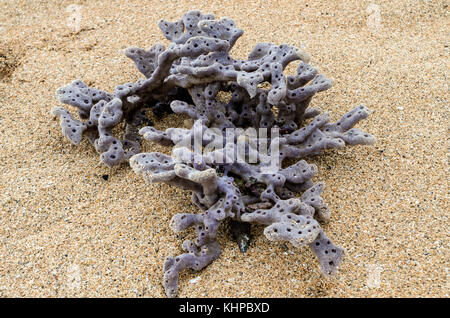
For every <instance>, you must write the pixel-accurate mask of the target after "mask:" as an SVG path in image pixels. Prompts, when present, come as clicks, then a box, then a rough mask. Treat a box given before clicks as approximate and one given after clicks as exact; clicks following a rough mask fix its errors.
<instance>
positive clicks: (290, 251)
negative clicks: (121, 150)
mask: <svg viewBox="0 0 450 318" xmlns="http://www.w3.org/2000/svg"><path fill="white" fill-rule="evenodd" d="M447 5H448V2H447V1H395V2H393V1H385V2H384V1H383V2H382V1H356V2H355V1H349V0H345V1H336V3H333V2H330V1H327V2H321V1H313V0H308V1H293V0H291V1H251V2H250V1H215V2H209V1H202V2H195V1H185V2H181V1H6V0H0V140H1V143H0V156H1V158H0V171H1V173H0V296H2V297H17V296H19V297H49V296H52V297H67V296H75V297H164V296H165V295H164V290H163V287H162V278H163V272H162V266H163V263H164V259H165V257H166V256H168V255H176V254H179V253H180V252H181V243H182V242H183V240H184V239H186V238H192V237H193V231H187V232H186V233H180V234H178V235H177V234H174V233H173V232H172V231H171V230H170V229H169V226H168V224H169V220H170V219H171V217H172V216H173V215H174V214H175V213H180V212H196V211H198V209H197V208H196V207H194V205H193V204H192V203H191V202H190V195H189V193H187V192H185V191H182V190H179V189H177V188H174V187H171V186H167V185H165V184H151V185H147V184H144V182H143V180H142V178H141V177H139V176H137V175H136V174H135V173H134V172H133V171H132V170H131V169H130V168H129V167H127V165H125V164H124V165H122V166H120V167H118V168H114V169H109V168H108V167H106V166H104V165H102V164H100V163H99V156H98V154H97V153H96V152H95V150H94V149H93V147H92V146H91V145H90V144H89V143H88V142H87V141H86V140H85V141H83V142H82V144H81V145H80V146H79V147H76V146H73V145H72V144H71V143H70V142H69V141H68V140H67V139H65V138H64V137H63V136H62V134H61V130H60V127H59V122H58V121H57V120H54V119H53V118H52V116H50V114H49V112H50V109H51V108H52V107H53V106H60V103H59V102H58V101H57V100H56V99H55V91H56V89H57V88H58V87H60V86H63V85H66V84H68V83H70V82H71V81H72V80H74V79H77V78H79V79H82V80H83V81H84V82H85V83H87V84H88V85H90V86H93V87H98V88H100V89H104V90H107V91H113V89H114V87H115V86H116V85H119V84H122V83H126V82H132V81H136V80H137V79H138V78H140V74H139V73H138V71H137V70H136V68H135V66H134V64H133V62H132V61H131V60H129V59H128V58H127V57H125V55H124V54H123V51H124V49H125V48H127V47H129V46H138V47H142V48H148V47H150V46H151V45H153V44H155V43H157V42H162V43H164V44H166V45H167V44H168V41H167V40H165V39H164V38H163V36H162V34H161V32H160V30H159V28H158V27H157V22H158V20H159V19H162V18H164V19H166V20H169V21H174V20H177V19H179V17H181V15H182V14H183V13H184V12H185V11H187V10H192V9H199V10H201V11H202V12H204V13H214V14H215V15H216V17H224V16H227V17H230V18H232V19H234V21H235V22H236V23H237V25H238V27H240V28H241V29H243V30H244V35H243V36H242V37H241V38H240V39H239V40H238V42H237V44H236V46H235V47H234V49H233V51H232V55H233V56H234V57H236V58H244V57H246V55H247V54H248V53H249V52H250V50H251V49H252V47H253V46H254V45H255V44H256V43H258V42H274V43H277V44H282V43H288V44H292V45H295V46H298V47H303V48H304V50H306V51H307V52H308V53H309V54H310V55H311V63H312V64H313V65H314V66H317V67H319V69H320V71H321V73H323V74H325V75H326V76H327V77H329V78H332V79H333V80H334V86H333V87H332V88H331V89H329V90H327V91H325V92H322V93H319V94H317V95H316V96H315V97H314V98H313V102H312V106H313V107H320V108H321V109H322V110H326V111H329V112H330V113H331V114H332V119H333V120H337V119H338V118H340V116H341V115H342V114H344V113H345V112H346V111H348V110H350V109H352V108H353V107H355V106H357V105H358V104H361V103H362V104H365V105H366V106H367V107H368V108H370V109H371V110H372V111H373V113H372V114H371V115H370V116H369V118H368V119H367V120H365V121H363V122H362V123H361V124H359V126H358V127H360V128H361V129H362V130H364V131H367V132H369V133H371V134H373V135H374V136H376V138H377V143H376V144H375V145H374V146H358V147H347V148H344V149H340V150H331V151H328V152H326V154H324V155H322V156H319V157H313V158H310V159H308V161H309V162H310V163H315V164H316V165H318V167H319V173H318V175H317V176H316V177H315V178H314V181H324V182H325V183H326V189H325V193H324V195H323V197H324V199H325V200H326V201H327V203H328V205H329V207H330V209H331V211H332V220H331V222H330V223H329V224H327V225H325V226H324V230H325V232H326V233H327V234H328V236H329V237H330V238H331V239H332V240H333V241H334V242H335V243H336V244H337V245H340V246H342V247H344V248H345V249H346V257H345V260H344V261H343V262H342V264H341V267H340V270H339V272H338V275H337V276H334V277H332V278H329V279H327V278H325V277H323V276H322V275H321V274H320V271H319V267H318V262H317V260H316V259H315V257H314V255H313V254H312V253H311V251H310V250H309V249H307V248H305V249H294V248H293V247H292V246H290V245H289V244H278V243H275V242H269V241H268V240H267V239H266V238H265V237H264V235H263V233H262V228H261V227H257V226H255V227H253V230H252V234H253V236H254V239H253V241H252V243H251V246H250V249H249V251H248V252H247V253H245V254H242V253H241V252H240V251H239V249H238V246H237V244H236V243H235V242H233V241H232V240H231V239H230V236H229V234H228V233H227V231H226V230H225V229H223V230H221V232H220V235H219V241H220V244H221V246H222V250H223V252H222V254H221V256H220V258H219V259H218V260H217V261H215V262H214V263H212V264H211V265H210V266H208V267H207V268H205V269H204V270H202V271H201V272H195V271H190V270H188V271H184V272H183V274H182V275H181V277H180V289H179V292H180V297H207V296H208V297H385V296H387V297H391V296H394V297H414V296H416V297H417V296H418V297H448V294H449V282H448V275H449V255H450V254H449V231H448V230H449V221H448V215H449V200H448V188H449V187H448V147H449V144H448V137H446V136H448V119H449V118H448V97H449V90H448V75H449V74H448V70H449V69H450V63H449V58H448V54H449V48H448V44H449V43H448V31H449V24H450V21H449V18H448V14H449V11H448V7H447ZM77 23H78V25H77ZM66 108H68V109H69V108H70V107H69V106H66ZM71 110H73V109H71ZM182 122H183V119H182V118H180V117H178V116H176V115H170V116H168V117H166V118H164V119H163V120H162V121H158V122H156V126H157V127H170V126H174V125H181V124H182ZM144 148H145V150H146V151H150V150H151V151H165V152H167V151H169V150H170V149H163V147H161V146H156V145H152V144H150V143H148V142H147V143H146V144H145V147H144ZM106 174H107V175H109V178H108V180H107V181H105V180H104V179H103V178H102V176H103V175H106Z"/></svg>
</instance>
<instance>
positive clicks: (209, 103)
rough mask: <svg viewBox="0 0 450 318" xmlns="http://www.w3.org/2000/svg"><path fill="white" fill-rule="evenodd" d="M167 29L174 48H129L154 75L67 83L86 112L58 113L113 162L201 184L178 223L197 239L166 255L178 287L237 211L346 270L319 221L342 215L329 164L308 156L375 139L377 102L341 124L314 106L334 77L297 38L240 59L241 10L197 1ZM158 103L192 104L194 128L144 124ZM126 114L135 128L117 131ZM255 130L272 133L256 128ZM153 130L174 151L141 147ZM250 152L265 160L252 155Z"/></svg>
mask: <svg viewBox="0 0 450 318" xmlns="http://www.w3.org/2000/svg"><path fill="white" fill-rule="evenodd" d="M159 27H160V29H161V30H162V32H163V34H164V36H165V37H166V38H167V39H168V40H170V41H171V43H170V45H169V46H168V47H167V48H165V47H164V46H163V45H162V44H156V45H154V46H152V47H151V48H150V49H149V50H143V49H139V48H135V47H133V48H129V49H127V50H126V52H125V54H126V56H127V57H129V58H130V59H132V60H133V61H134V63H135V64H136V67H137V68H138V70H139V71H140V72H141V73H142V74H143V75H144V76H145V78H143V79H140V80H138V81H137V82H135V83H126V84H123V85H119V86H117V87H116V89H115V92H114V93H107V92H104V91H101V90H99V89H95V88H91V87H88V86H87V85H85V84H84V83H83V82H81V81H79V80H77V81H74V82H73V83H71V84H70V85H68V86H65V87H62V88H60V89H58V91H57V97H58V99H59V100H60V101H61V102H63V103H66V104H69V105H72V106H75V107H76V108H78V114H79V117H80V119H75V118H74V117H72V115H71V114H70V113H69V112H68V111H66V110H65V109H63V108H54V109H53V110H52V112H53V114H54V115H55V116H58V117H59V118H60V124H61V128H62V131H63V134H64V135H65V136H66V137H67V138H68V139H69V140H70V141H71V142H72V143H74V144H79V143H80V142H81V140H82V137H83V135H85V136H86V137H87V138H88V139H89V140H90V141H91V142H92V143H93V144H94V146H95V149H96V150H97V151H98V152H99V153H100V160H101V161H102V162H103V163H105V164H106V165H108V166H114V165H117V164H120V163H121V162H129V164H130V166H131V167H132V168H133V170H134V171H135V172H136V173H137V174H139V175H142V177H143V178H144V180H145V181H147V182H165V183H167V184H170V185H174V186H177V187H181V188H183V189H186V190H189V191H191V193H192V201H193V202H194V203H195V204H196V205H197V206H198V207H199V209H200V211H201V212H200V213H180V214H176V215H174V216H173V218H172V221H171V224H170V226H171V228H172V229H173V230H174V231H175V232H178V231H183V230H185V229H188V228H191V227H193V228H195V230H196V232H197V238H196V239H195V240H194V241H190V240H187V241H185V242H184V243H183V249H184V250H185V253H184V254H181V255H178V256H176V257H168V258H167V259H166V261H165V264H164V283H163V285H164V288H165V291H166V294H167V296H169V297H173V296H176V295H177V292H178V275H179V273H180V271H182V270H184V269H186V268H191V269H194V270H200V269H202V268H204V267H205V266H207V265H208V264H210V263H211V262H213V261H214V260H216V259H217V258H218V257H219V255H220V246H219V244H218V242H217V232H218V228H219V226H220V225H221V223H222V222H223V221H224V220H226V219H232V220H234V221H239V222H248V223H258V224H262V225H264V226H265V229H264V235H265V236H266V237H267V239H269V240H271V241H279V242H283V241H284V242H290V243H291V244H292V245H293V246H294V247H296V248H303V247H304V246H308V247H309V248H310V249H311V250H312V252H313V253H314V254H315V255H316V256H317V258H318V259H319V262H320V267H321V271H322V272H323V273H324V274H325V275H331V274H334V273H335V272H336V269H337V267H338V265H339V263H340V262H341V260H342V257H343V255H344V250H343V249H342V248H340V247H338V246H336V245H334V244H333V243H332V242H331V240H330V239H329V238H328V237H327V236H326V235H325V233H324V232H323V230H322V228H321V226H320V224H319V222H321V223H325V222H328V221H329V220H330V211H329V209H328V207H327V205H326V203H325V202H324V200H323V199H322V198H321V196H320V195H321V193H322V191H323V189H324V185H323V183H313V181H312V177H313V176H315V175H316V174H317V167H316V166H315V165H313V164H308V163H307V162H306V161H305V160H304V159H303V158H306V157H307V156H310V155H316V154H320V153H322V152H323V151H324V150H326V149H331V148H341V147H344V146H345V145H356V144H372V143H373V142H374V141H375V139H374V137H372V136H371V135H369V134H367V133H364V132H361V131H360V130H359V129H357V128H353V127H354V126H355V124H356V123H358V122H359V121H360V120H361V119H364V118H366V117H367V115H368V110H367V108H366V107H364V106H358V107H356V108H355V109H353V110H351V111H350V112H348V113H346V114H345V115H344V116H342V118H341V119H340V120H339V121H337V122H335V123H331V122H330V117H329V115H328V114H326V113H321V111H320V110H319V109H314V108H309V107H308V106H309V104H310V102H311V98H312V97H313V95H314V94H315V93H317V92H320V91H324V90H326V89H328V88H330V87H331V84H332V83H331V80H329V79H327V78H326V77H325V76H324V75H321V74H318V70H317V69H316V68H314V67H312V66H311V65H310V64H308V63H309V57H308V55H307V54H305V53H304V52H302V51H301V50H299V49H297V48H295V47H292V46H290V45H286V44H283V45H275V44H271V43H260V44H257V45H256V46H255V47H254V49H253V50H252V52H251V53H250V54H249V55H248V59H247V60H239V59H234V58H232V57H231V56H230V54H229V52H230V49H231V48H232V47H233V45H234V44H235V42H236V40H237V39H238V38H239V37H240V36H241V35H242V33H243V31H242V30H241V29H239V28H237V27H236V25H235V23H234V22H233V20H231V19H229V18H222V19H220V20H215V18H214V16H213V15H211V14H207V15H203V14H201V13H200V12H199V11H189V12H187V13H185V14H184V15H183V17H182V19H180V20H179V21H176V22H168V21H164V20H161V21H160V22H159ZM293 61H299V64H298V67H297V70H296V72H295V74H294V75H289V76H287V75H285V74H284V73H283V71H284V70H285V68H286V66H287V65H288V64H289V63H291V62H293ZM227 94H228V97H229V95H231V97H229V98H228V100H227ZM146 107H154V108H157V107H158V108H161V107H162V108H164V107H166V108H167V109H170V110H171V111H173V112H175V113H177V114H183V115H185V116H187V117H188V118H189V119H190V121H191V124H192V126H191V128H169V129H167V130H165V131H160V130H157V129H156V128H154V127H152V126H147V127H143V128H141V129H140V130H139V128H140V127H142V125H143V124H144V123H145V118H144V117H145V116H144V115H143V113H142V110H143V109H144V108H146ZM121 123H124V124H123V125H124V126H123V127H124V133H123V136H122V137H118V136H114V134H113V128H115V127H117V126H119V125H120V126H119V127H122V124H121ZM249 128H252V129H253V130H251V131H261V129H266V132H267V133H266V135H264V136H260V135H258V136H257V138H256V137H255V136H253V135H251V134H248V130H249ZM246 129H247V130H246ZM117 130H118V129H114V132H116V131H117ZM198 137H200V138H198ZM142 138H143V139H145V140H149V141H152V142H156V143H159V144H162V145H165V146H169V147H172V148H173V149H172V154H171V155H170V156H169V155H166V154H162V153H158V152H152V153H140V144H141V142H142V140H141V139H142ZM198 140H200V141H199V142H197V141H198ZM196 142H197V145H195V143H196ZM211 145H212V146H211ZM263 145H266V147H265V148H267V149H269V150H268V151H263ZM239 147H241V148H242V149H243V151H241V152H239V149H238V148H239ZM237 153H241V155H242V156H243V158H240V159H243V160H237V159H239V158H237V157H236V154H237ZM250 157H251V158H253V161H251V160H246V158H247V159H248V158H250ZM289 159H290V160H289ZM298 159H301V160H298ZM297 193H299V194H300V196H297Z"/></svg>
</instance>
